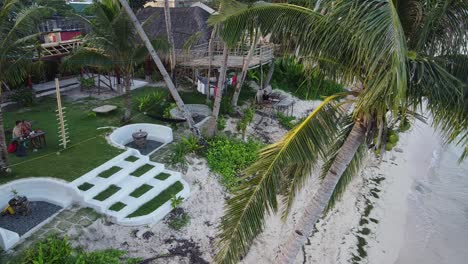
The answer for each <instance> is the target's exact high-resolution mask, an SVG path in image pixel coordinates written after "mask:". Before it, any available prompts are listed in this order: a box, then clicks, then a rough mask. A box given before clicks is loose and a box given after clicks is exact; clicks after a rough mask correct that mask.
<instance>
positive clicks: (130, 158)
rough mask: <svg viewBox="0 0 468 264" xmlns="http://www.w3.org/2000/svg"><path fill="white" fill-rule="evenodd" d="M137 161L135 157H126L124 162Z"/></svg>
mask: <svg viewBox="0 0 468 264" xmlns="http://www.w3.org/2000/svg"><path fill="white" fill-rule="evenodd" d="M137 160H139V159H138V158H137V157H135V156H128V157H127V158H126V159H125V161H128V162H135V161H137Z"/></svg>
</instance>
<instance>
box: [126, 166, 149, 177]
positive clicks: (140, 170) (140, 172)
mask: <svg viewBox="0 0 468 264" xmlns="http://www.w3.org/2000/svg"><path fill="white" fill-rule="evenodd" d="M152 168H154V166H153V165H151V164H145V165H143V166H141V167H140V168H138V169H136V170H135V171H133V172H132V173H130V175H132V176H135V177H140V176H141V175H143V174H145V173H147V172H148V171H149V170H151V169H152Z"/></svg>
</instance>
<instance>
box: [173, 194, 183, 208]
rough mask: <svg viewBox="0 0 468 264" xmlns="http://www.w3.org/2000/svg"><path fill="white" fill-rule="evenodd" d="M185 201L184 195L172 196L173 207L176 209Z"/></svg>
mask: <svg viewBox="0 0 468 264" xmlns="http://www.w3.org/2000/svg"><path fill="white" fill-rule="evenodd" d="M183 201H184V197H182V196H175V195H172V197H171V207H172V209H176V208H177V207H179V205H181V204H182V202H183Z"/></svg>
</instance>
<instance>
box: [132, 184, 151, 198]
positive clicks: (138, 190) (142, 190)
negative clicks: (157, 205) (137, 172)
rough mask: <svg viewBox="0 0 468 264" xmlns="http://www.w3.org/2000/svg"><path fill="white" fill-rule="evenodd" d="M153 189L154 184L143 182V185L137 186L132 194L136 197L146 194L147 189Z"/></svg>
mask: <svg viewBox="0 0 468 264" xmlns="http://www.w3.org/2000/svg"><path fill="white" fill-rule="evenodd" d="M151 189H153V186H151V185H148V184H143V185H141V186H140V187H138V188H136V189H135V190H134V191H133V192H132V193H131V194H130V196H132V197H135V198H138V197H140V196H142V195H143V194H145V193H146V192H147V191H149V190H151Z"/></svg>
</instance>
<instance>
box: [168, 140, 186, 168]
mask: <svg viewBox="0 0 468 264" xmlns="http://www.w3.org/2000/svg"><path fill="white" fill-rule="evenodd" d="M187 154H188V151H187V148H186V146H185V144H184V142H178V143H175V144H174V145H172V147H171V154H170V156H169V161H170V163H171V164H172V165H179V166H181V167H185V166H186V165H187V159H186V158H185V156H186V155H187Z"/></svg>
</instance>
